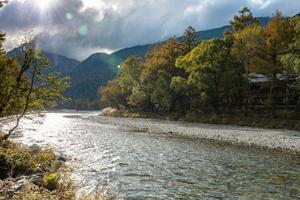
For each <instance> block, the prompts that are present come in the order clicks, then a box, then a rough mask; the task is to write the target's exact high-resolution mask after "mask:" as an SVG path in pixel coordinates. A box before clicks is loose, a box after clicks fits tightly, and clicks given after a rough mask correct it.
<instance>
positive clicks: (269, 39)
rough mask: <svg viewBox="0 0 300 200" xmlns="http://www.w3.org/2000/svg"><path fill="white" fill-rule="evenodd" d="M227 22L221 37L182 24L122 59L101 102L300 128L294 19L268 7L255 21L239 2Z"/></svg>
mask: <svg viewBox="0 0 300 200" xmlns="http://www.w3.org/2000/svg"><path fill="white" fill-rule="evenodd" d="M230 24H231V26H232V30H231V31H229V30H228V31H225V32H224V38H223V39H211V40H204V41H197V40H196V38H197V37H196V35H195V30H194V29H193V28H192V27H188V28H187V29H186V31H185V39H184V41H182V42H179V41H178V40H176V38H171V39H169V40H167V41H166V42H163V43H159V44H157V45H156V46H154V47H153V48H152V49H151V50H149V52H148V53H147V55H146V58H145V59H143V58H141V57H139V56H132V57H130V58H128V59H127V60H126V61H125V62H124V63H123V64H122V65H121V68H120V71H119V74H118V75H117V77H116V78H115V79H114V80H112V81H111V82H110V83H109V84H108V86H107V87H102V88H100V89H99V92H100V94H101V96H102V101H103V102H107V103H108V104H109V105H110V106H112V107H116V108H118V109H119V110H121V114H122V115H123V116H155V117H158V116H161V117H163V118H173V119H185V120H189V121H201V122H209V123H224V124H227V123H232V124H240V125H251V126H260V127H270V128H291V129H300V123H299V121H298V119H299V116H300V115H299V114H300V113H299V111H300V110H299V108H300V107H299V103H300V101H299V92H300V84H299V83H300V79H299V75H300V71H299V70H300V59H299V58H300V57H299V56H300V43H299V42H300V17H299V16H295V17H291V18H288V17H283V16H282V14H281V13H280V12H279V11H276V12H275V14H274V15H273V17H272V19H271V20H270V21H269V23H268V24H267V25H266V26H261V25H260V24H259V22H258V20H257V18H256V17H254V16H253V15H252V12H251V11H250V9H249V8H243V9H241V10H240V11H239V15H237V16H235V17H234V18H233V19H232V20H231V21H230ZM278 122H279V123H278Z"/></svg>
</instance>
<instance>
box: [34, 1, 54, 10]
mask: <svg viewBox="0 0 300 200" xmlns="http://www.w3.org/2000/svg"><path fill="white" fill-rule="evenodd" d="M55 1H56V0H33V3H34V6H36V7H37V8H38V9H39V10H41V11H46V10H48V9H50V8H51V7H52V6H53V5H54V4H55Z"/></svg>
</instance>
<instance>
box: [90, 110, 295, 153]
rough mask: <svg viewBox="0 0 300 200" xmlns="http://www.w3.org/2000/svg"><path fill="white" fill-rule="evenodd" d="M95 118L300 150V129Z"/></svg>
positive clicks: (136, 128)
mask: <svg viewBox="0 0 300 200" xmlns="http://www.w3.org/2000/svg"><path fill="white" fill-rule="evenodd" d="M92 119H93V120H95V121H97V122H99V123H103V124H111V125H114V126H118V127H120V128H122V129H128V130H130V131H143V132H148V133H151V134H175V135H182V136H188V137H192V138H198V139H205V140H213V141H217V142H226V143H231V144H238V145H247V146H258V147H263V148H269V149H276V150H282V151H293V152H296V153H300V132H298V131H289V130H269V129H258V128H249V127H238V126H228V125H210V124H201V123H188V122H180V121H168V120H156V119H141V118H119V117H104V116H99V117H92Z"/></svg>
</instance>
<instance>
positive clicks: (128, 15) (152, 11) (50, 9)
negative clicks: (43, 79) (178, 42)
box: [0, 0, 300, 60]
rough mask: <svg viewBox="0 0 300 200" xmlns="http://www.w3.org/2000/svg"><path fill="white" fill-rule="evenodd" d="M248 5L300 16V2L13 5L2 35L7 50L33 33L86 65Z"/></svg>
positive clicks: (28, 1)
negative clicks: (98, 56)
mask: <svg viewBox="0 0 300 200" xmlns="http://www.w3.org/2000/svg"><path fill="white" fill-rule="evenodd" d="M244 6H247V7H249V8H251V9H252V11H253V13H254V15H255V16H272V13H274V11H275V10H276V9H279V10H280V11H281V12H282V13H283V15H285V16H292V15H295V14H297V13H299V12H300V0H10V2H9V4H7V5H6V6H5V7H4V8H2V9H1V10H0V31H2V32H6V34H7V41H6V43H5V48H6V49H7V50H9V49H12V48H14V47H16V46H17V45H18V41H19V40H20V36H21V35H24V34H26V33H28V32H30V33H31V34H32V35H38V38H39V48H41V49H42V50H45V51H49V52H52V53H56V54H61V55H64V56H67V57H70V58H75V59H78V60H83V59H85V58H87V57H88V56H89V55H91V54H92V53H95V52H106V53H111V52H114V51H116V50H118V49H122V48H126V47H131V46H135V45H142V44H148V43H154V42H159V41H163V40H165V39H167V38H168V37H172V36H180V35H182V33H183V32H184V30H185V28H186V27H187V26H189V25H191V26H193V27H194V28H195V29H196V30H207V29H212V28H216V27H220V26H223V25H226V24H228V21H229V20H230V19H231V18H232V17H233V16H234V15H235V14H237V11H238V10H239V9H240V8H242V7H244Z"/></svg>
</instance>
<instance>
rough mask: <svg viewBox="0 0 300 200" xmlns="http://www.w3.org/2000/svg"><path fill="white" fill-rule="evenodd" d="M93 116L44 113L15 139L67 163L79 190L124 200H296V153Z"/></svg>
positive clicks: (299, 192) (299, 182)
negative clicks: (130, 126)
mask: <svg viewBox="0 0 300 200" xmlns="http://www.w3.org/2000/svg"><path fill="white" fill-rule="evenodd" d="M98 114H99V113H93V112H90V113H47V114H46V115H45V117H44V118H43V119H41V120H38V121H37V122H32V121H29V120H25V121H24V123H23V124H22V125H21V127H20V130H21V132H22V135H21V136H20V137H18V138H17V139H16V140H17V141H19V142H22V143H24V144H27V145H32V144H38V145H41V146H44V147H46V146H48V147H49V146H50V147H51V148H53V149H54V150H56V151H57V152H59V153H62V154H63V155H65V156H67V157H70V158H71V161H70V162H71V163H73V164H74V168H75V170H74V178H75V179H76V180H77V181H78V184H79V185H78V186H79V188H80V189H81V190H87V191H92V190H94V189H95V188H97V187H98V188H101V189H102V190H103V191H104V192H105V193H108V194H118V195H119V196H120V197H123V198H125V199H300V157H299V155H298V156H297V155H292V154H283V153H278V152H271V151H266V150H259V149H254V148H242V147H235V146H224V145H220V144H212V143H208V142H203V141H201V140H195V139H188V138H183V137H179V136H170V135H164V134H159V135H155V134H148V133H143V132H132V131H129V130H128V131H127V130H126V129H123V128H120V127H116V126H113V125H108V124H101V123H97V122H95V120H92V119H93V118H96V117H97V115H98ZM137 120H138V119H137Z"/></svg>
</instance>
